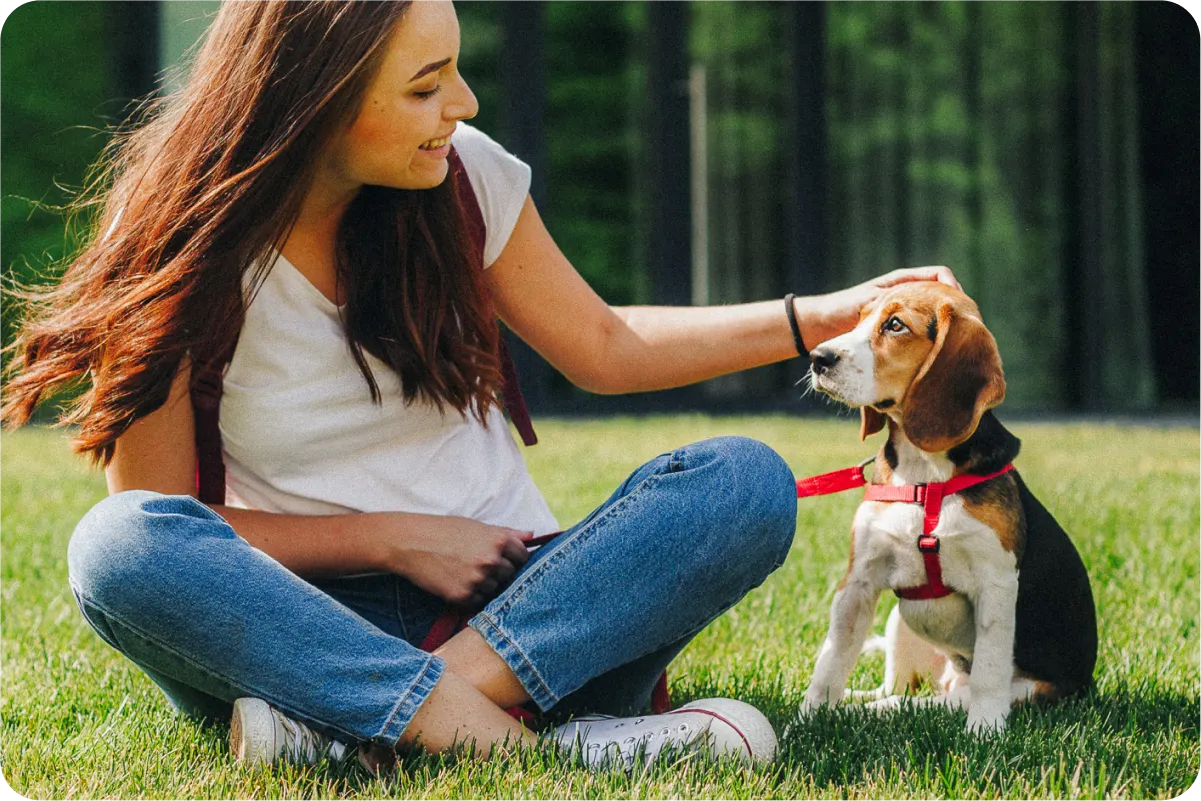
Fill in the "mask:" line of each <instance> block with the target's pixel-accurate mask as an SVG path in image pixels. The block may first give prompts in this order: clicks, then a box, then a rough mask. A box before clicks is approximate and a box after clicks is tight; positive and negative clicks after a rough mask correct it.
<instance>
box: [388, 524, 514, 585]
mask: <svg viewBox="0 0 1201 801" xmlns="http://www.w3.org/2000/svg"><path fill="white" fill-rule="evenodd" d="M377 517H378V519H377V523H376V524H377V526H378V528H377V533H378V536H379V540H380V542H381V544H382V546H383V548H384V556H383V566H384V568H385V569H386V570H388V572H390V573H397V574H399V575H402V576H404V577H405V578H407V579H408V580H409V581H411V582H413V583H414V584H416V585H417V586H418V587H421V588H422V589H423V590H425V591H426V592H429V593H432V594H434V595H437V596H438V597H439V598H443V599H445V600H446V601H448V602H450V603H452V604H455V605H456V606H466V607H476V608H478V607H481V606H483V605H484V604H486V603H487V602H488V601H490V600H492V598H494V597H495V596H496V594H497V592H499V591H500V590H501V589H503V588H504V587H505V586H506V585H507V584H508V583H509V582H510V581H512V580H513V575H514V574H515V573H516V572H517V571H518V569H520V568H521V566H522V565H524V564H525V563H526V560H527V559H529V551H528V550H526V547H525V544H524V543H523V540H524V539H526V538H528V537H529V536H530V535H531V532H529V531H518V530H517V529H512V528H503V527H501V526H490V525H488V524H486V523H480V522H478V521H476V520H471V519H469V518H466V517H443V516H439V515H418V514H408V513H381V514H379V515H378V516H377Z"/></svg>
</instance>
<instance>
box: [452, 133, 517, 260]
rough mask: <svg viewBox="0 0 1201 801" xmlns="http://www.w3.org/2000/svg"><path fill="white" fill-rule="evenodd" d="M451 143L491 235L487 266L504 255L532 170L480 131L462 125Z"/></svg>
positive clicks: (487, 245) (485, 252) (485, 246)
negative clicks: (501, 253)
mask: <svg viewBox="0 0 1201 801" xmlns="http://www.w3.org/2000/svg"><path fill="white" fill-rule="evenodd" d="M450 141H451V144H453V145H454V148H455V152H456V153H458V154H459V158H460V160H462V162H463V169H464V171H465V172H466V173H467V179H468V180H469V181H470V182H471V188H472V190H473V191H474V193H475V197H476V202H477V203H479V206H480V212H481V214H482V215H483V218H484V229H485V231H486V232H487V233H486V237H485V244H484V265H485V266H488V265H490V264H492V262H494V261H496V259H497V258H498V257H499V256H500V252H501V251H502V250H503V249H504V246H505V243H506V242H508V240H509V235H510V234H511V233H512V232H513V227H514V226H515V225H516V224H517V217H518V216H519V215H520V213H521V209H522V207H523V206H524V204H525V199H526V196H527V195H528V194H529V191H530V179H531V175H530V168H529V166H528V165H526V163H525V162H523V161H522V160H521V159H519V158H517V157H516V156H514V155H513V154H512V153H510V152H509V151H507V150H505V149H504V148H503V147H502V146H501V145H500V144H498V143H497V142H496V141H495V140H494V139H493V138H492V137H490V136H488V135H487V134H486V133H484V132H483V131H481V130H479V129H478V128H474V127H472V126H470V125H466V124H464V123H462V122H460V123H459V124H458V125H457V126H456V127H455V132H454V134H453V135H452V136H451V140H450Z"/></svg>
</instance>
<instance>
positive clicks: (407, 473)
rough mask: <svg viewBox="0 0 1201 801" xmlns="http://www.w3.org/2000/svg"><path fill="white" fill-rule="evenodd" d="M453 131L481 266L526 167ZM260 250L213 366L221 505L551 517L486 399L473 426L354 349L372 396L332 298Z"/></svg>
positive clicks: (512, 209) (497, 240)
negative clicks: (224, 356) (227, 354)
mask: <svg viewBox="0 0 1201 801" xmlns="http://www.w3.org/2000/svg"><path fill="white" fill-rule="evenodd" d="M452 143H453V144H454V146H455V149H456V150H457V151H458V153H459V156H460V158H461V159H462V160H463V165H464V168H465V169H466V171H467V176H468V178H469V180H470V181H471V186H472V188H473V189H474V190H475V194H476V198H477V199H478V201H479V204H480V209H481V211H482V212H483V217H484V223H485V226H486V229H487V234H486V238H485V246H484V264H485V266H489V265H491V264H492V262H494V261H495V260H496V258H497V257H498V256H499V255H500V252H501V251H502V250H503V249H504V246H505V243H506V242H507V241H508V239H509V235H510V234H511V233H512V231H513V226H514V225H515V224H516V223H517V217H518V214H519V213H520V212H521V208H522V204H523V203H524V201H525V198H526V195H527V193H528V192H529V186H530V169H529V167H527V166H526V165H525V164H523V163H522V162H521V161H519V160H518V159H516V158H515V157H514V156H512V155H510V154H509V153H507V152H506V151H505V150H504V149H503V148H501V147H500V145H498V144H496V143H495V142H494V141H492V140H491V139H490V138H488V137H487V136H486V135H485V134H483V133H481V132H479V131H477V130H475V129H473V128H470V127H469V126H467V125H463V124H461V123H460V124H459V126H458V127H457V128H456V130H455V134H454V137H453V139H452ZM271 258H274V259H275V264H274V266H273V267H272V268H271V270H270V272H269V273H268V275H267V278H266V280H265V281H264V282H263V285H262V287H261V288H260V289H259V291H258V293H257V294H256V295H255V296H254V298H253V301H252V302H251V303H250V305H249V307H248V308H247V311H246V319H245V322H244V324H243V326H242V331H241V334H240V336H239V339H238V345H237V349H236V350H235V352H234V356H233V360H232V361H231V362H230V363H229V366H228V367H227V368H226V372H225V376H224V391H223V393H222V396H221V408H220V424H221V442H222V450H223V454H224V459H225V469H226V473H225V476H226V477H225V482H226V502H227V503H228V504H229V505H231V506H240V507H244V508H251V509H262V510H266V511H271V512H286V513H292V514H309V515H326V514H342V513H348V512H379V511H402V512H420V513H425V514H436V515H457V516H462V517H469V518H472V519H474V520H479V521H481V522H484V523H490V524H493V525H504V526H511V527H513V528H517V529H522V530H528V531H533V532H534V533H535V534H545V533H549V532H552V531H558V530H559V524H558V522H557V521H556V520H555V517H554V515H553V514H551V511H550V509H549V508H548V507H547V505H546V501H545V500H544V499H543V498H542V495H541V493H540V492H539V491H538V489H537V487H535V486H534V482H533V480H532V479H531V478H530V475H529V472H528V471H527V469H526V466H525V461H524V460H523V459H522V455H521V452H520V451H519V449H518V446H517V443H516V442H515V441H514V439H513V435H512V434H511V433H510V431H509V427H508V424H507V423H506V422H505V419H504V416H503V415H502V414H501V412H500V410H499V409H497V408H495V407H494V408H493V410H492V412H491V413H490V414H489V416H488V426H487V428H485V427H484V426H483V425H481V424H480V422H479V421H478V420H476V418H475V417H474V416H472V415H471V414H468V415H467V416H466V417H464V416H462V415H460V414H459V413H457V412H456V411H454V409H447V411H446V412H445V414H443V413H440V412H439V411H438V410H437V408H436V407H434V406H433V405H432V404H429V403H427V402H425V401H424V400H422V399H421V398H420V397H419V398H418V399H417V400H415V401H414V402H413V403H412V404H411V405H409V406H405V404H404V402H403V399H402V397H401V383H400V377H399V376H398V375H397V374H396V373H395V372H394V371H393V370H392V369H391V368H390V367H388V366H387V365H386V364H384V363H383V362H381V361H380V360H378V359H376V358H375V357H374V356H372V355H371V354H369V353H367V352H366V351H364V352H363V356H364V358H365V359H366V360H367V363H368V364H369V365H370V367H371V370H372V372H373V373H374V375H375V379H376V382H377V383H378V385H379V390H380V394H381V396H382V401H383V402H382V405H379V406H377V405H376V404H375V403H373V402H372V400H371V393H370V390H369V388H368V386H367V382H366V379H365V378H364V377H363V374H362V373H361V372H360V371H359V368H358V365H356V364H355V361H354V358H353V357H352V356H351V353H350V347H349V345H348V343H347V339H346V335H345V332H344V330H343V328H342V323H341V321H340V320H339V319H338V307H337V306H336V305H335V304H334V303H332V302H331V301H330V300H329V299H328V298H326V297H325V296H324V295H322V294H321V292H319V291H318V290H317V288H316V287H314V286H313V285H312V284H311V283H310V282H309V280H308V279H307V278H305V277H304V275H302V274H301V273H300V272H299V271H298V270H297V269H296V268H295V267H294V266H293V265H292V264H291V263H289V262H288V261H287V260H286V259H285V258H284V257H283V256H282V255H280V254H278V253H275V252H272V254H271ZM253 272H254V271H249V272H248V273H247V284H246V287H247V289H248V290H249V288H250V276H251V274H252V273H253Z"/></svg>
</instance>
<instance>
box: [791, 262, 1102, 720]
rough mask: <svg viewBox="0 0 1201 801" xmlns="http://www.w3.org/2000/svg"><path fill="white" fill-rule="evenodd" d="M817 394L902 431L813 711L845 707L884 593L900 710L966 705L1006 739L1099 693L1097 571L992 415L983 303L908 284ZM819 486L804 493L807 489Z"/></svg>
mask: <svg viewBox="0 0 1201 801" xmlns="http://www.w3.org/2000/svg"><path fill="white" fill-rule="evenodd" d="M810 360H811V362H812V365H811V373H810V374H811V378H812V382H813V386H814V388H815V389H817V390H819V391H821V392H823V393H825V394H827V395H829V396H830V397H832V398H834V399H835V400H838V401H840V402H842V403H845V404H847V405H849V406H855V407H859V408H860V409H861V415H862V428H861V431H860V437H861V439H865V438H866V437H868V436H870V435H872V434H874V433H876V432H878V431H880V430H882V429H884V428H885V427H887V429H888V440H887V442H885V443H884V446H883V447H882V448H881V450H880V452H879V454H878V455H877V456H876V459H875V462H874V469H873V472H872V478H871V485H870V486H869V487H868V489H867V493H866V496H865V500H864V502H863V503H862V504H861V505H860V506H859V509H858V511H857V512H856V514H855V518H854V522H853V524H852V533H851V561H850V566H849V568H848V569H847V573H846V576H845V577H844V578H843V580H842V583H841V584H840V585H839V586H838V590H837V592H836V593H835V595H834V603H833V606H832V608H831V610H830V629H829V633H828V635H827V636H826V640H825V642H824V643H823V644H822V647H821V651H820V652H819V654H818V658H817V665H816V667H815V668H814V673H813V679H812V682H811V683H810V685H809V688H808V690H807V691H806V693H805V700H804V703H803V706H802V711H801V714H802V715H803V714H805V713H807V712H808V711H809V710H812V709H814V708H815V707H820V706H823V705H827V704H833V703H837V702H839V701H841V700H842V699H843V698H844V696H846V695H847V693H846V684H847V677H848V676H849V674H850V672H851V668H852V667H853V666H854V663H855V660H856V659H857V658H858V656H859V654H860V651H861V649H862V648H863V645H864V642H865V640H866V638H867V636H868V630H869V628H870V626H871V621H872V615H873V612H874V610H875V607H876V603H877V601H878V599H879V597H880V593H881V592H883V591H884V590H893V591H894V592H896V593H897V595H898V596H900V600H899V602H898V604H897V607H896V609H894V610H893V613H892V615H891V617H890V618H889V621H888V625H887V629H886V634H885V638H884V639H885V650H886V666H885V679H884V685H883V686H882V687H881V688H880V689H879V690H876V691H873V692H868V693H856V694H855V695H867V696H870V697H875V698H876V700H875V701H874V702H873V703H871V704H870V706H871V707H874V708H877V709H885V708H893V707H896V706H898V705H900V702H901V699H902V697H903V695H902V694H903V693H905V692H906V691H908V690H911V689H915V688H916V687H917V686H918V684H919V683H920V681H921V680H922V679H923V678H925V679H927V680H929V681H930V682H931V683H932V684H933V686H934V687H935V688H936V689H937V690H939V691H940V692H939V694H937V695H935V696H934V697H922V698H914V699H912V700H911V703H915V704H922V705H927V704H936V705H947V706H962V707H964V708H965V709H966V710H967V725H968V729H969V730H972V731H999V730H1001V729H1002V728H1004V725H1005V720H1006V717H1007V715H1008V713H1009V710H1010V709H1011V707H1012V706H1013V705H1014V704H1015V703H1021V702H1025V701H1054V700H1057V699H1060V698H1063V697H1066V696H1072V695H1077V694H1080V693H1083V692H1085V691H1086V690H1087V689H1088V688H1089V687H1090V686H1091V684H1092V677H1093V668H1094V667H1095V664H1096V658H1097V624H1096V613H1095V610H1094V606H1093V598H1092V592H1091V590H1090V587H1089V582H1088V575H1087V573H1086V572H1085V568H1084V564H1083V562H1082V561H1081V559H1080V556H1079V554H1078V553H1077V552H1076V549H1075V547H1073V545H1072V543H1071V541H1070V540H1069V539H1068V536H1067V534H1066V533H1065V532H1064V530H1063V529H1062V528H1061V527H1060V526H1059V524H1058V523H1056V522H1055V520H1054V518H1052V517H1051V515H1050V514H1049V513H1048V512H1047V510H1046V509H1045V508H1044V507H1043V506H1042V504H1040V503H1039V502H1038V500H1037V499H1036V498H1035V497H1034V496H1033V495H1032V494H1031V493H1030V491H1029V490H1028V489H1027V488H1026V485H1025V484H1024V483H1023V482H1022V479H1021V477H1020V476H1019V475H1018V473H1017V471H1016V470H1014V469H1012V462H1013V460H1014V458H1016V457H1017V455H1018V449H1019V447H1020V442H1019V440H1018V439H1017V437H1015V436H1013V435H1012V434H1010V433H1009V432H1008V431H1007V430H1006V429H1005V427H1004V426H1002V425H1001V423H1000V422H998V420H997V419H996V417H995V416H994V415H993V414H992V412H991V411H989V409H991V408H992V407H993V406H996V405H997V404H999V403H1000V402H1001V401H1002V400H1003V399H1004V396H1005V379H1004V375H1003V373H1002V370H1001V359H1000V355H999V354H998V352H997V346H996V342H995V341H994V339H993V337H992V335H991V334H990V333H989V332H988V330H987V329H986V328H985V327H984V323H983V321H982V320H981V318H980V311H979V309H978V308H977V307H976V304H975V303H974V302H972V300H971V299H970V298H968V297H967V296H966V295H964V294H963V293H962V292H959V291H957V290H955V289H952V288H950V287H947V286H945V285H942V284H938V283H934V282H925V281H923V282H914V283H907V284H904V285H902V286H899V287H896V288H894V289H892V290H890V291H888V292H886V293H885V294H884V295H883V296H881V297H880V298H879V299H878V300H877V301H876V302H875V303H873V304H871V305H870V306H868V307H866V308H865V309H864V310H863V312H862V313H861V316H860V322H859V324H858V326H856V328H855V329H854V330H853V331H851V332H849V333H847V334H844V335H843V336H840V337H836V338H835V339H831V340H829V341H828V342H825V343H823V344H821V345H820V346H818V347H817V348H815V349H814V350H813V351H812V352H811V353H810ZM799 483H800V484H804V483H805V482H799Z"/></svg>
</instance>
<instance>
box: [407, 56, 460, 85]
mask: <svg viewBox="0 0 1201 801" xmlns="http://www.w3.org/2000/svg"><path fill="white" fill-rule="evenodd" d="M449 63H450V59H449V58H444V59H442V60H441V61H436V62H434V63H433V64H426V65H425V66H424V67H422V68H421V69H419V70H417V74H416V75H414V76H413V77H412V78H409V83H412V82H413V81H415V80H417V79H418V78H420V77H421V76H422V75H429V74H430V73H431V72H434V71H436V70H440V69H442V68H443V67H445V66H446V65H447V64H449Z"/></svg>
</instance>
